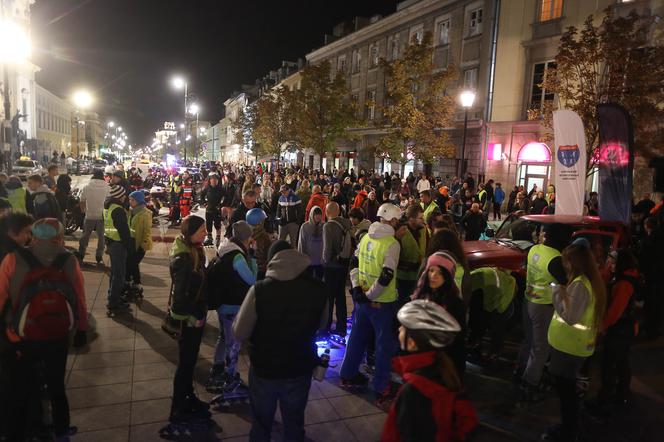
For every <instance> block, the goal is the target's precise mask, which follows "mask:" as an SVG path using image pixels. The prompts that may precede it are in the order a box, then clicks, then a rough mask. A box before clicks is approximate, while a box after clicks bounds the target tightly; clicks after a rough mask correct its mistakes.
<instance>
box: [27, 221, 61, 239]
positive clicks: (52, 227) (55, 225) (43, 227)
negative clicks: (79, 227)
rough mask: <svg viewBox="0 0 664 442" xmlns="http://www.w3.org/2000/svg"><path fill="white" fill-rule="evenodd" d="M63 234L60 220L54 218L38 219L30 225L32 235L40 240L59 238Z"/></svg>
mask: <svg viewBox="0 0 664 442" xmlns="http://www.w3.org/2000/svg"><path fill="white" fill-rule="evenodd" d="M63 235H64V229H63V227H62V224H60V221H58V220H57V219H55V218H42V219H38V220H37V221H35V222H34V224H33V225H32V236H33V237H34V238H35V239H37V240H41V241H52V240H59V239H61V238H62V236H63Z"/></svg>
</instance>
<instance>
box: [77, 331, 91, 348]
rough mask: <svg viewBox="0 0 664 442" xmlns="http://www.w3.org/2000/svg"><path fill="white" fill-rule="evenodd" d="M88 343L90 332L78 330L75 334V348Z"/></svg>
mask: <svg viewBox="0 0 664 442" xmlns="http://www.w3.org/2000/svg"><path fill="white" fill-rule="evenodd" d="M87 343H88V334H87V332H86V331H85V330H77V331H76V334H75V335H74V348H81V347H83V346H84V345H85V344H87Z"/></svg>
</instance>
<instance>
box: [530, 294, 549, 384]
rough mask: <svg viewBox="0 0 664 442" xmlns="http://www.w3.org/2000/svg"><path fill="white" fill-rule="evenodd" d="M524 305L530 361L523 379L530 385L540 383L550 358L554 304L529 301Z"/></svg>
mask: <svg viewBox="0 0 664 442" xmlns="http://www.w3.org/2000/svg"><path fill="white" fill-rule="evenodd" d="M525 304H526V305H525V306H524V307H525V308H526V309H527V311H526V315H525V316H524V318H525V319H526V323H525V324H524V325H525V327H524V329H525V330H526V343H525V345H526V347H527V349H528V363H527V364H526V370H525V371H524V373H523V380H524V381H526V382H527V383H529V384H530V385H534V386H536V385H539V383H540V380H541V379H542V372H544V364H546V361H547V359H549V353H550V351H551V347H550V346H549V338H548V336H547V335H548V332H549V324H550V323H551V318H552V317H553V305H551V304H535V303H534V302H530V301H527V302H526V303H525Z"/></svg>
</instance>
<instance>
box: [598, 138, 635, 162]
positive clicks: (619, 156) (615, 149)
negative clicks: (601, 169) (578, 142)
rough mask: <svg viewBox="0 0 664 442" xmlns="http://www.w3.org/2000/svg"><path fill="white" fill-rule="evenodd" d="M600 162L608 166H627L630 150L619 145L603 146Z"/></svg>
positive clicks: (601, 147)
mask: <svg viewBox="0 0 664 442" xmlns="http://www.w3.org/2000/svg"><path fill="white" fill-rule="evenodd" d="M599 162H600V164H603V165H607V166H627V165H628V164H629V149H628V148H627V147H625V146H623V145H622V144H617V143H611V144H606V145H602V146H600V149H599Z"/></svg>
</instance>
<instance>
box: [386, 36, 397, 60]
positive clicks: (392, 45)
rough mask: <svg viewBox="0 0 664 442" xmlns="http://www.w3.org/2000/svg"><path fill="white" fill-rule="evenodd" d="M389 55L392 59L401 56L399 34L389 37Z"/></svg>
mask: <svg viewBox="0 0 664 442" xmlns="http://www.w3.org/2000/svg"><path fill="white" fill-rule="evenodd" d="M387 47H388V55H389V57H390V60H396V59H398V58H399V34H395V35H392V36H390V37H388V39H387Z"/></svg>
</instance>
